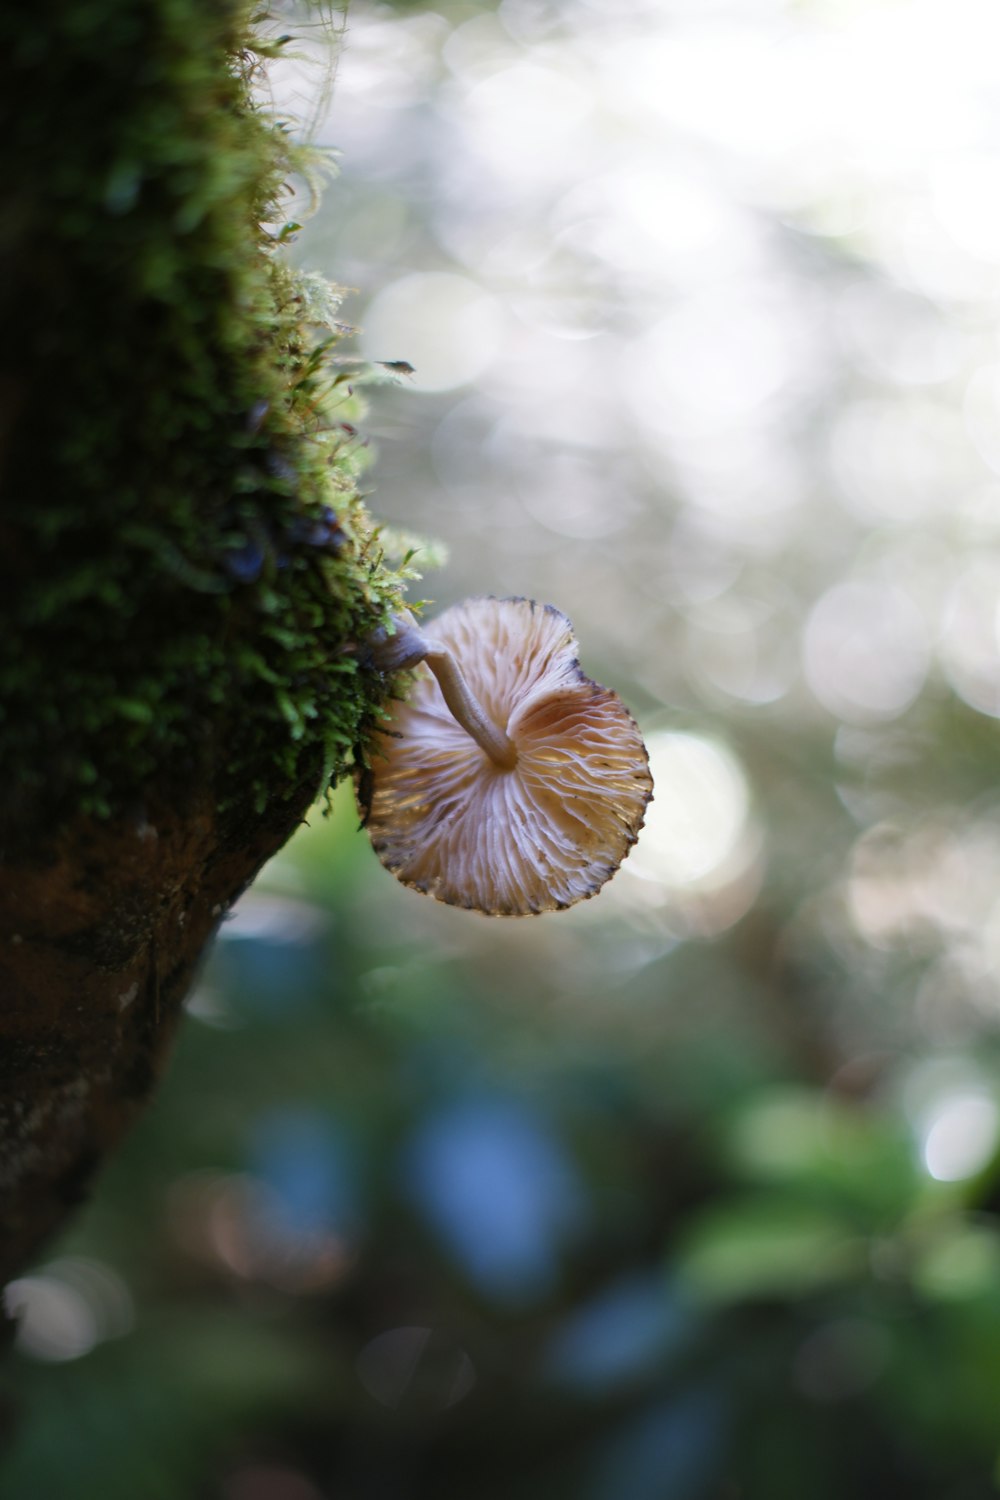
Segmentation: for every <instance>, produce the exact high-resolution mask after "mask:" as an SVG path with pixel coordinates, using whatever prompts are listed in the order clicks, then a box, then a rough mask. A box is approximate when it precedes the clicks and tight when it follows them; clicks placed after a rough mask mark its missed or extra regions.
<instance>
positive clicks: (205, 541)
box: [0, 0, 400, 1282]
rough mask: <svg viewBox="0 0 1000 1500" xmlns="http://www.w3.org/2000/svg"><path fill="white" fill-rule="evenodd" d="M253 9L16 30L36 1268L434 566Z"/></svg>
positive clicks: (199, 9) (2, 1085)
mask: <svg viewBox="0 0 1000 1500" xmlns="http://www.w3.org/2000/svg"><path fill="white" fill-rule="evenodd" d="M253 26H254V23H253V21H252V19H251V15H250V12H249V10H248V8H246V7H245V6H244V5H243V4H242V3H240V0H97V3H95V0H53V3H52V4H50V5H47V6H44V7H41V8H40V9H37V10H36V11H31V10H30V9H29V10H28V11H26V12H25V11H18V13H17V14H16V16H14V15H12V16H11V18H10V20H9V21H8V24H7V27H6V28H3V27H2V26H0V42H2V43H3V49H4V55H5V58H6V59H8V61H9V67H8V69H7V70H6V72H7V80H6V82H5V94H6V98H5V103H6V105H7V109H6V111H5V115H6V123H7V132H6V133H7V135H8V137H9V139H8V141H7V147H8V162H7V166H8V167H9V170H8V171H7V172H6V173H5V176H6V181H5V195H4V201H3V204H0V317H2V321H3V328H4V335H5V337H4V339H3V340H2V342H0V1282H2V1281H3V1280H5V1279H7V1278H9V1277H10V1276H11V1275H13V1274H15V1273H16V1272H17V1271H18V1270H19V1269H20V1268H21V1267H22V1266H24V1265H25V1263H26V1262H27V1261H28V1260H29V1259H30V1258H31V1257H32V1256H33V1255H35V1254H36V1253H37V1251H38V1249H39V1247H40V1246H41V1245H42V1244H43V1243H44V1241H45V1240H46V1239H47V1237H48V1236H49V1235H51V1234H52V1233H53V1232H54V1231H55V1230H56V1229H58V1227H59V1226H60V1224H62V1223H63V1221H64V1220H65V1218H66V1217H67V1215H68V1214H69V1213H70V1212H71V1211H72V1209H73V1207H74V1205H75V1204H76V1203H78V1202H79V1200H80V1199H81V1197H82V1196H83V1195H84V1194H85V1192H86V1190H87V1187H88V1184H89V1182H90V1180H91V1178H92V1175H93V1173H94V1171H95V1169H96V1168H97V1166H98V1165H99V1164H100V1162H101V1160H102V1158H103V1157H104V1155H105V1154H106V1153H107V1151H108V1150H109V1149H110V1148H111V1147H112V1146H113V1145H114V1143H115V1141H116V1140H117V1139H118V1138H119V1136H120V1135H121V1133H122V1131H123V1130H124V1129H125V1128H126V1127H127V1125H128V1123H129V1121H130V1120H131V1119H132V1118H133V1117H134V1115H135V1113H136V1111H137V1110H138V1109H139V1108H140V1107H141V1105H142V1104H143V1102H144V1101H145V1100H146V1099H147V1097H148V1095H149V1093H150V1090H151V1089H152V1087H153V1085H154V1083H155V1081H156V1078H157V1076H158V1074H159V1072H160V1070H161V1068H162V1065H163V1059H164V1056H165V1054H166V1052H167V1049H168V1047H169V1043H170V1039H171V1037H172V1035H173V1033H174V1030H175V1027H176V1025H177V1021H178V1017H179V1014H180V1011H181V1009H182V1005H183V1000H184V996H185V994H186V992H187V990H188V988H189V986H190V984H191V981H192V976H193V975H194V973H195V971H196V969H197V966H198V963H199V961H200V959H201V956H202V954H203V952H204V949H205V947H206V944H207V943H208V942H209V941H210V939H211V936H212V933H213V932H214V930H215V928H216V927H217V925H218V923H219V922H220V920H221V919H222V917H223V915H224V914H225V912H226V910H227V909H228V907H229V906H230V905H231V903H232V902H233V901H234V900H235V899H236V897H237V896H238V895H239V894H240V892H241V891H242V890H243V889H244V888H245V887H246V886H247V885H248V883H249V882H250V881H251V880H252V879H253V877H254V875H255V874H256V872H257V870H258V869H259V868H260V866H261V865H262V864H263V863H264V862H265V860H267V859H268V858H269V857H270V856H271V855H272V854H273V853H275V851H276V850H277V849H279V848H280V847H281V845H282V844H283V843H284V841H285V840H286V839H287V838H288V837H289V835H290V834H291V833H292V832H293V830H294V829H295V827H296V826H297V824H298V823H299V821H300V820H301V818H302V816H303V814H304V812H305V811H306V809H307V808H308V806H309V804H310V802H311V801H313V800H314V798H315V797H316V796H317V795H318V793H319V792H320V791H321V790H322V789H323V788H324V787H325V786H327V785H328V784H329V783H330V781H331V779H336V776H337V775H339V774H343V773H344V772H345V771H346V770H347V769H348V768H349V767H350V765H351V763H352V759H353V757H354V754H355V753H356V747H358V746H359V745H363V742H364V739H365V735H366V732H367V726H368V725H369V724H370V723H371V722H372V721H373V718H374V716H376V715H377V714H378V712H379V707H380V704H381V703H382V702H383V701H384V697H385V693H386V690H387V686H388V685H387V683H386V681H385V680H384V678H382V677H381V676H380V674H378V673H377V672H375V671H374V669H372V668H370V667H369V668H366V667H365V666H364V664H363V662H362V660H361V657H360V655H359V652H358V643H359V641H361V640H363V639H364V638H365V637H366V635H367V634H369V633H370V632H371V631H372V630H374V629H375V628H377V627H378V626H380V625H383V624H384V622H385V620H386V619H387V618H388V614H389V613H390V612H391V611H392V610H393V609H395V608H396V607H398V604H399V599H400V594H399V585H398V580H397V578H396V577H395V576H394V575H391V574H390V573H388V572H387V571H386V569H385V568H384V567H382V566H381V563H380V559H379V558H378V557H377V556H374V557H373V555H372V554H373V553H375V552H376V546H375V545H374V539H373V533H372V528H371V526H370V524H369V522H368V520H367V517H366V515H365V512H364V509H363V507H362V505H361V502H360V500H359V498H358V495H357V489H356V484H355V483H354V478H355V473H354V459H353V453H354V448H353V446H352V444H353V441H354V426H353V423H349V422H346V421H345V420H344V418H345V417H346V416H348V415H353V412H352V409H351V406H350V401H351V398H352V392H351V390H350V386H349V384H348V383H347V377H346V376H345V374H344V371H343V368H341V367H338V366H336V365H331V364H330V363H328V362H327V361H326V350H327V346H328V345H329V344H330V343H331V342H332V341H333V339H334V338H335V337H336V336H337V333H336V327H337V325H336V324H334V323H332V322H331V318H330V309H331V307H332V306H334V304H335V299H334V297H333V294H332V292H331V291H330V289H328V288H327V289H324V288H323V287H321V286H319V284H318V283H317V280H316V278H309V277H296V276H295V275H294V274H293V273H292V272H290V271H289V270H288V269H287V267H285V266H284V265H283V263H282V260H281V255H280V249H279V248H277V247H276V241H280V239H281V238H282V237H281V235H280V234H279V235H276V234H275V231H274V229H273V227H271V226H273V225H274V223H275V222H279V223H280V208H281V203H280V200H281V191H282V182H283V180H284V179H285V178H286V177H287V175H288V173H289V172H290V171H292V170H293V169H294V168H295V166H296V164H297V157H296V149H295V148H294V147H292V146H291V145H290V136H289V133H288V131H287V129H286V128H285V124H284V122H281V121H275V120H271V119H269V118H268V117H267V115H266V113H265V112H264V110H263V108H262V106H261V104H260V102H259V101H260V93H259V90H258V89H257V87H256V85H257V82H258V73H259V70H260V67H261V60H262V57H263V56H264V55H265V54H266V52H267V50H268V49H267V48H266V47H265V46H264V45H263V44H261V43H260V42H258V41H257V40H256V37H255V33H254V29H253ZM4 30H6V32H7V35H3V32H4ZM274 45H275V46H279V45H280V44H274ZM271 50H272V51H273V50H274V48H273V47H272V49H271ZM322 324H326V325H327V326H326V327H325V328H323V327H322V326H320V325H322ZM362 753H363V752H362Z"/></svg>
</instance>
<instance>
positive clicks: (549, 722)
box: [364, 599, 652, 916]
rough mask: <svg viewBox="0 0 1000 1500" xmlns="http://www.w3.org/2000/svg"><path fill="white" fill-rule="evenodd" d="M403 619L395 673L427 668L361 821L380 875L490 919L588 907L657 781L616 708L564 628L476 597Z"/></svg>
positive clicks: (387, 735)
mask: <svg viewBox="0 0 1000 1500" xmlns="http://www.w3.org/2000/svg"><path fill="white" fill-rule="evenodd" d="M398 623H399V627H400V628H399V631H398V634H397V636H395V637H391V638H390V642H391V643H392V644H391V652H392V659H393V661H394V663H395V662H398V661H399V660H401V659H404V658H405V659H407V660H408V661H410V660H412V659H416V658H422V659H423V664H422V665H420V666H418V667H417V669H416V672H415V680H414V683H413V687H412V690H411V692H410V694H409V696H408V697H407V698H406V699H405V700H402V701H399V702H397V703H395V704H394V705H393V711H392V713H391V716H390V720H389V722H388V723H387V725H386V726H385V729H384V731H382V732H380V733H379V734H378V735H377V736H376V740H377V744H376V746H375V753H374V756H373V760H372V777H371V785H370V793H369V795H370V800H369V801H368V803H367V806H366V807H365V808H364V812H365V814H366V824H367V827H368V831H369V833H370V835H371V839H372V844H373V845H374V847H375V850H376V852H377V854H378V856H379V858H380V860H381V861H382V863H383V864H384V865H385V866H386V867H387V869H389V870H391V871H392V873H393V874H394V875H395V876H396V877H397V878H398V879H399V880H401V881H402V882H403V883H404V884H405V885H409V886H413V887H415V888H416V889H417V890H420V891H425V892H426V893H427V894H428V895H431V896H435V897H436V898H437V899H438V900H439V901H445V902H447V903H449V904H450V905H452V906H464V907H471V908H475V909H476V910H478V911H482V912H486V913H489V914H490V915H497V916H519V915H524V914H527V913H529V912H542V911H551V910H554V909H556V908H561V907H566V906H572V905H573V903H574V902H576V901H581V900H583V899H584V898H585V897H587V896H592V895H593V894H594V893H595V892H596V891H597V890H599V889H600V887H601V886H602V885H604V883H605V881H607V880H609V879H610V878H611V876H612V875H613V874H614V873H615V871H616V870H617V868H618V866H619V865H620V864H621V862H622V860H623V859H624V857H625V855H626V854H627V853H628V851H629V848H630V847H631V845H632V844H634V843H635V840H636V837H637V835H638V832H639V829H640V828H641V827H642V821H643V815H644V812H645V808H646V804H647V802H648V801H649V799H650V796H651V795H652V778H651V776H650V773H649V762H648V759H647V756H646V750H645V746H644V745H643V742H642V737H641V736H640V734H639V729H638V726H637V725H636V723H635V721H634V719H633V718H632V716H631V715H630V714H629V712H628V710H627V709H626V708H625V706H624V705H623V703H622V701H621V699H620V698H619V697H618V695H617V694H616V693H613V692H611V691H610V689H608V688H604V687H600V686H599V685H598V684H597V683H595V682H591V680H590V679H589V678H588V677H586V676H585V675H584V674H583V672H582V671H581V669H580V664H579V662H578V660H577V656H576V649H577V647H576V639H575V637H574V635H573V629H572V626H571V625H570V623H569V621H568V620H567V618H566V616H565V615H563V614H561V613H560V612H559V611H558V610H557V609H554V608H553V607H552V606H551V605H538V604H536V603H534V601H533V600H529V599H470V600H467V601H465V602H464V603H463V604H458V605H455V606H454V607H453V608H452V609H449V610H446V611H445V613H444V614H442V615H441V616H439V618H438V619H437V620H435V621H434V622H433V624H431V625H429V626H427V627H425V628H419V629H418V628H417V627H416V626H415V625H414V624H413V622H412V620H406V619H403V620H401V621H400V622H398ZM455 714H457V715H458V718H456V717H455V716H454V715H455ZM459 719H461V720H462V722H459ZM484 720H485V721H486V723H485V725H484V723H483V721H484ZM463 724H464V727H463Z"/></svg>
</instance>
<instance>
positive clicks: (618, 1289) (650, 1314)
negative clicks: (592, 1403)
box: [541, 1271, 693, 1394]
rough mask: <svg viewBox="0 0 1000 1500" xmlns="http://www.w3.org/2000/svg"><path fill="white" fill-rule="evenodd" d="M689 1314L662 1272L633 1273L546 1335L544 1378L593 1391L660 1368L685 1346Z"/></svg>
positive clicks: (619, 1383)
mask: <svg viewBox="0 0 1000 1500" xmlns="http://www.w3.org/2000/svg"><path fill="white" fill-rule="evenodd" d="M692 1325H693V1314H692V1313H691V1312H690V1311H689V1309H688V1308H687V1307H686V1306H685V1305H684V1304H683V1303H682V1302H681V1301H680V1300H679V1299H678V1297H677V1295H676V1293H674V1292H673V1291H672V1290H671V1288H670V1287H669V1285H668V1284H667V1281H666V1280H665V1278H664V1276H663V1275H662V1273H661V1272H659V1271H657V1272H649V1273H643V1272H636V1273H634V1274H633V1275H630V1276H624V1277H622V1278H621V1279H620V1280H619V1281H616V1282H614V1283H613V1284H612V1285H611V1286H610V1287H607V1288H606V1289H605V1290H604V1291H602V1292H601V1293H600V1295H599V1296H597V1297H595V1298H593V1300H592V1301H590V1302H587V1303H585V1304H584V1305H583V1306H582V1307H580V1308H578V1309H577V1311H576V1312H574V1313H573V1314H572V1315H571V1316H570V1317H569V1318H567V1319H566V1321H565V1322H564V1323H563V1324H562V1326H561V1327H560V1328H559V1329H557V1331H556V1332H555V1334H554V1335H553V1337H552V1338H551V1339H550V1340H549V1342H548V1344H547V1346H546V1348H545V1350H544V1352H543V1355H542V1361H541V1373H542V1375H543V1376H544V1377H545V1378H546V1379H547V1380H551V1381H554V1382H556V1383H558V1384H559V1385H562V1386H568V1387H570V1388H571V1389H574V1390H577V1391H581V1392H588V1391H591V1392H593V1393H595V1394H598V1393H603V1392H604V1391H606V1390H607V1389H608V1388H611V1387H614V1386H617V1385H621V1384H623V1383H626V1382H628V1381H631V1380H636V1379H641V1378H642V1377H643V1376H644V1375H648V1374H650V1373H651V1372H652V1371H654V1370H656V1369H657V1368H662V1367H664V1366H665V1365H667V1364H668V1363H669V1361H670V1360H671V1359H672V1358H673V1357H674V1356H675V1355H676V1354H677V1353H679V1352H680V1350H681V1349H683V1348H684V1347H685V1346H686V1345H687V1343H688V1340H689V1337H690V1335H691V1332H692Z"/></svg>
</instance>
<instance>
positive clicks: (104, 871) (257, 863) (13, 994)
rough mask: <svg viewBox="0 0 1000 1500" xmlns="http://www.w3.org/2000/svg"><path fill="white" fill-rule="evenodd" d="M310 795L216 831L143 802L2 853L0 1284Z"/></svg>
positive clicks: (79, 1179) (139, 1081) (62, 1200)
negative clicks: (121, 814)
mask: <svg viewBox="0 0 1000 1500" xmlns="http://www.w3.org/2000/svg"><path fill="white" fill-rule="evenodd" d="M315 793H316V786H315V782H313V783H310V784H309V785H308V786H303V787H300V788H299V789H298V790H297V791H296V793H295V794H294V795H293V796H292V797H291V798H290V799H289V800H288V801H284V802H281V803H278V804H277V805H275V806H273V807H271V808H270V809H269V810H267V811H266V812H265V813H264V814H263V815H260V816H254V817H253V818H252V819H251V818H247V819H245V820H234V819H229V820H227V821H226V822H225V823H224V822H223V820H221V819H220V818H219V817H218V816H217V814H216V812H215V808H214V804H213V802H212V801H211V800H210V799H209V797H208V796H207V794H205V793H204V792H202V793H198V794H196V795H194V796H193V797H192V799H191V800H189V801H188V802H187V804H186V805H183V806H179V805H177V804H176V803H174V804H173V805H171V803H168V802H167V801H163V802H162V803H159V804H157V802H156V801H155V800H153V799H150V800H149V801H148V802H147V804H146V806H145V807H144V809H143V810H142V812H138V813H136V814H135V815H133V816H130V817H127V818H122V819H119V820H117V821H112V822H106V823H105V822H100V821H96V820H92V819H86V820H83V819H78V820H76V821H75V822H71V823H70V824H68V825H66V826H65V827H63V828H62V829H61V830H60V831H59V833H58V834H57V835H56V836H54V837H53V838H52V839H50V840H49V841H48V842H46V843H45V844H44V845H41V846H38V847H28V848H26V847H25V845H24V842H23V840H21V841H19V852H18V853H16V854H8V855H7V856H6V857H4V858H2V859H0V1142H2V1149H0V1284H2V1283H3V1282H4V1281H5V1280H7V1279H9V1278H10V1277H11V1276H12V1275H14V1274H15V1273H16V1272H17V1271H18V1270H20V1269H21V1268H22V1267H23V1266H24V1265H25V1263H26V1262H27V1261H28V1260H29V1259H30V1258H31V1257H32V1256H33V1255H35V1254H36V1253H37V1251H38V1249H39V1247H40V1246H41V1245H42V1243H43V1242H44V1241H45V1240H46V1239H47V1238H48V1236H49V1235H50V1234H52V1233H53V1231H55V1230H56V1229H58V1228H59V1226H60V1225H61V1224H62V1223H63V1221H64V1220H65V1219H66V1218H67V1216H68V1215H69V1214H70V1213H71V1212H72V1210H73V1208H74V1207H75V1206H76V1205H77V1204H78V1203H79V1202H80V1200H81V1199H82V1198H83V1197H85V1196H86V1193H87V1190H88V1187H89V1185H90V1182H91V1179H92V1176H93V1173H94V1171H95V1169H96V1168H97V1166H98V1165H99V1163H100V1162H101V1160H102V1158H103V1157H104V1155H105V1154H106V1153H107V1151H108V1150H109V1149H110V1148H111V1147H112V1146H113V1145H114V1144H115V1142H116V1141H117V1140H118V1138H119V1136H120V1135H121V1134H122V1132H123V1130H124V1129H125V1128H126V1126H127V1125H128V1124H129V1122H130V1121H131V1119H132V1118H133V1117H134V1116H135V1114H136V1112H137V1111H138V1109H139V1108H140V1106H141V1105H142V1104H143V1102H144V1101H145V1100H146V1099H147V1098H148V1096H149V1094H150V1092H151V1090H152V1088H153V1086H154V1084H155V1082H156V1080H157V1078H158V1076H159V1074H160V1072H161V1069H162V1067H163V1062H164V1058H165V1056H166V1053H167V1051H168V1048H169V1043H170V1041H171V1038H172V1036H173V1033H174V1030H175V1027H176V1023H177V1020H178V1017H179V1015H180V1011H181V1007H182V1004H183V1001H184V997H185V995H186V993H187V991H188V989H189V987H190V985H191V981H192V978H193V976H194V974H195V972H196V969H197V966H198V964H199V961H200V960H201V957H202V955H203V953H204V951H205V948H206V946H207V944H208V943H209V941H210V939H211V936H212V934H213V932H214V931H215V929H216V927H217V926H218V924H219V922H220V921H221V919H222V917H223V915H224V913H225V912H226V910H227V909H228V907H229V906H230V905H231V903H232V902H233V901H234V900H235V899H236V897H237V896H238V895H239V894H240V892H241V891H242V890H243V889H244V888H245V887H246V886H247V885H248V884H249V882H250V881H251V880H252V879H253V877H254V875H255V874H256V872H257V871H258V870H259V869H260V867H261V865H262V864H263V863H264V862H265V861H266V860H267V859H268V858H269V857H270V856H271V855H272V854H274V853H275V852H276V851H277V850H278V849H279V848H280V847H281V845H282V844H283V843H284V842H285V840H286V839H287V838H288V837H289V835H290V834H291V833H292V831H293V830H294V828H295V826H296V824H297V823H298V822H299V821H300V819H301V818H302V816H303V814H304V812H305V810H306V809H307V808H308V806H309V803H310V802H311V801H312V799H313V798H314V796H315Z"/></svg>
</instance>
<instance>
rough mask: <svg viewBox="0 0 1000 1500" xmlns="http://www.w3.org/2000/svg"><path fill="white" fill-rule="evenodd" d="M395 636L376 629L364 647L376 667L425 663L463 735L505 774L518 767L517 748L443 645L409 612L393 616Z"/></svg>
mask: <svg viewBox="0 0 1000 1500" xmlns="http://www.w3.org/2000/svg"><path fill="white" fill-rule="evenodd" d="M392 623H393V625H394V626H395V630H394V633H393V634H392V635H389V634H388V632H387V631H385V630H378V631H376V632H375V634H374V635H372V636H370V637H369V638H368V641H367V643H366V644H367V648H368V651H369V653H370V656H371V659H372V660H373V661H374V663H375V665H376V666H377V667H379V668H380V669H381V670H382V671H383V672H399V671H402V670H404V669H405V668H407V667H415V666H416V665H417V663H418V662H421V661H425V662H426V663H427V665H428V666H429V667H430V669H431V671H432V672H433V673H434V676H435V677H436V678H437V681H438V686H439V687H440V689H441V695H442V697H443V698H444V701H445V703H446V704H447V706H448V711H449V713H450V714H451V715H452V717H453V718H454V719H455V721H456V722H457V723H459V724H461V726H462V728H463V729H464V730H465V732H466V734H468V735H471V737H472V738H473V739H474V740H475V742H476V744H477V745H478V746H479V748H480V749H481V750H483V751H484V752H485V753H486V754H487V755H488V756H489V758H490V760H491V761H492V762H493V763H494V765H497V766H499V767H500V768H501V769H502V770H504V771H510V770H512V769H513V768H514V766H515V765H516V764H517V749H516V747H515V745H514V742H513V740H512V739H510V737H509V736H508V735H507V734H505V733H504V731H503V730H502V729H501V728H499V726H498V725H496V724H494V722H493V720H492V719H491V718H490V716H489V714H488V713H487V712H486V710H485V709H484V708H483V705H482V704H481V703H480V702H479V699H478V698H477V697H476V695H475V693H474V692H473V691H472V689H471V688H470V687H469V684H468V683H467V682H466V680H465V678H464V677H463V676H462V672H461V670H460V668H459V665H458V662H457V661H456V660H455V658H454V656H453V655H452V654H451V652H450V651H449V650H448V649H447V647H445V646H439V645H438V643H437V641H434V640H431V638H430V636H428V635H425V634H424V632H423V631H422V630H421V629H420V626H419V625H418V624H417V622H416V620H415V619H414V618H413V616H412V615H411V614H410V612H409V610H405V611H403V613H401V614H398V615H394V616H393V621H392Z"/></svg>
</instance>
